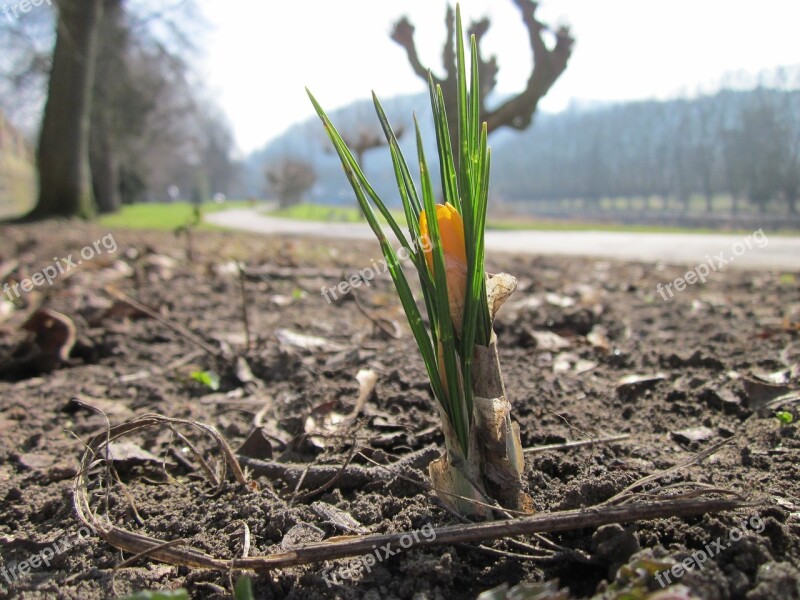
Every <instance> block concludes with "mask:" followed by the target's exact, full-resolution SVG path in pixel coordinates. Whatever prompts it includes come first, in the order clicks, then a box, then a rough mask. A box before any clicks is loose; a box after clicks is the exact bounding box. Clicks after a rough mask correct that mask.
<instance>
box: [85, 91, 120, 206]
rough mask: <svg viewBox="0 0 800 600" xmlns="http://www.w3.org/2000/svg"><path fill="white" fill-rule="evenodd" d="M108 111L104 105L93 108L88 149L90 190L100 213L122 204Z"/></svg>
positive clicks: (117, 165)
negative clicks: (90, 170) (90, 177)
mask: <svg viewBox="0 0 800 600" xmlns="http://www.w3.org/2000/svg"><path fill="white" fill-rule="evenodd" d="M108 112H109V111H108V110H107V108H106V107H105V106H100V107H97V108H96V109H95V111H94V115H93V118H92V131H91V142H90V150H89V160H90V165H91V169H92V190H93V191H94V197H95V199H96V200H97V208H98V211H99V212H100V214H107V213H114V212H117V211H118V210H119V208H120V206H121V205H122V199H121V197H120V191H119V164H118V161H117V157H116V153H115V151H114V140H113V138H112V133H111V124H110V122H109V120H110V115H109V114H108Z"/></svg>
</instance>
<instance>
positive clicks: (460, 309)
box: [419, 202, 467, 334]
mask: <svg viewBox="0 0 800 600" xmlns="http://www.w3.org/2000/svg"><path fill="white" fill-rule="evenodd" d="M436 221H437V223H438V224H439V238H440V239H441V242H442V250H443V253H444V269H445V276H446V278H447V296H448V299H449V301H450V318H451V319H452V320H453V326H454V327H455V330H456V332H457V333H459V334H460V333H461V320H462V318H463V315H464V297H465V294H466V289H467V250H466V246H465V245H464V221H463V220H462V219H461V215H460V214H459V213H458V211H457V210H456V209H455V207H454V206H453V205H452V204H450V203H449V202H448V203H447V204H437V205H436ZM419 231H420V235H421V236H422V239H423V240H427V243H426V244H425V261H426V262H427V263H428V269H429V270H430V272H431V273H433V272H434V266H433V244H432V243H431V240H430V237H429V235H428V218H427V216H426V215H425V211H422V212H421V213H420V215H419Z"/></svg>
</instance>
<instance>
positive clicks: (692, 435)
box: [670, 427, 714, 444]
mask: <svg viewBox="0 0 800 600" xmlns="http://www.w3.org/2000/svg"><path fill="white" fill-rule="evenodd" d="M670 435H672V437H673V439H674V440H676V441H678V442H680V443H682V444H691V443H697V444H699V443H702V442H706V441H708V440H710V439H711V438H712V437H714V431H713V430H712V429H709V428H708V427H689V428H687V429H681V430H680V431H671V432H670Z"/></svg>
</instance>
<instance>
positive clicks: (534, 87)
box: [391, 0, 575, 147]
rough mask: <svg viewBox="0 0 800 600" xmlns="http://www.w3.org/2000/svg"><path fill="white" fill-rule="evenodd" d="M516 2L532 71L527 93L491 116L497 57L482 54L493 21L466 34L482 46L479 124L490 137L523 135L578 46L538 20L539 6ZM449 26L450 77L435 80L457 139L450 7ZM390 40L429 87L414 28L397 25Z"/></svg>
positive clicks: (404, 22) (528, 0) (446, 57)
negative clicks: (504, 131)
mask: <svg viewBox="0 0 800 600" xmlns="http://www.w3.org/2000/svg"><path fill="white" fill-rule="evenodd" d="M513 2H514V4H516V5H517V8H519V10H520V13H521V16H522V22H523V23H524V24H525V27H526V29H527V30H528V37H529V40H530V47H531V52H532V54H533V70H532V72H531V74H530V77H529V78H528V83H527V85H526V87H525V89H524V90H523V91H522V92H520V93H518V94H516V95H515V96H513V97H511V98H509V99H507V100H506V101H505V102H503V103H502V104H500V105H499V106H497V107H496V108H494V109H492V110H489V109H488V108H487V107H486V97H487V96H488V95H489V94H490V93H491V91H492V90H493V89H494V87H495V85H496V84H497V72H498V70H499V67H498V66H497V60H496V58H495V57H494V56H492V57H490V58H489V59H488V60H487V59H485V58H484V57H483V53H482V52H481V49H480V48H481V41H482V40H483V36H484V35H485V34H486V32H487V31H488V30H489V25H490V22H489V19H488V18H483V19H481V20H480V21H476V22H474V23H472V24H471V25H470V27H469V29H468V30H467V35H468V36H470V35H474V36H475V40H476V42H477V47H478V71H479V76H480V81H481V89H480V109H481V117H480V118H481V121H486V123H487V126H488V131H489V133H492V132H493V131H495V130H496V129H499V128H500V127H511V128H513V129H518V130H523V129H526V128H527V127H528V126H529V125H530V124H531V121H532V120H533V115H534V113H535V112H536V107H537V106H538V104H539V100H541V99H542V98H543V97H544V96H545V94H547V92H548V91H549V90H550V88H551V87H552V86H553V84H554V83H555V82H556V80H557V79H558V78H559V77H560V76H561V74H562V73H563V72H564V70H565V69H566V68H567V62H568V61H569V58H570V55H571V54H572V45H573V43H574V42H575V40H574V39H573V37H572V35H571V33H570V30H569V28H568V27H566V26H562V27H559V28H558V29H557V30H555V31H554V30H552V29H551V28H550V27H548V26H547V25H545V24H544V23H542V22H541V21H539V20H538V19H537V18H536V9H537V8H538V3H537V2H534V1H533V0H513ZM445 24H446V26H447V39H446V41H445V44H444V51H443V57H442V58H443V63H444V65H443V66H444V70H445V73H446V77H445V78H444V79H442V78H439V77H437V76H435V75H433V74H431V76H432V77H433V82H434V84H438V85H441V86H442V93H443V94H444V100H445V108H446V110H447V118H448V121H449V123H448V125H449V127H450V132H451V133H450V135H451V137H453V136H454V135H455V134H456V132H457V131H458V122H457V119H458V106H457V102H458V91H457V88H456V52H455V15H454V12H453V9H452V7H450V6H448V7H447V15H446V17H445ZM547 32H549V33H552V34H554V36H555V44H553V45H552V48H548V46H547V44H546V43H545V41H544V34H545V33H547ZM391 37H392V39H393V40H394V41H395V42H397V43H398V44H400V45H401V46H402V47H403V48H405V50H406V54H407V55H408V62H409V63H410V64H411V67H412V68H413V69H414V73H416V74H417V75H418V76H419V77H421V78H422V79H423V80H424V81H425V82H426V83H427V81H428V73H429V70H428V68H427V67H425V66H424V65H423V64H422V62H421V61H420V58H419V55H418V54H417V48H416V44H415V43H414V26H413V25H412V24H411V23H410V22H409V20H408V19H407V18H406V17H402V18H401V19H400V20H399V21H398V22H397V23H395V25H394V29H393V31H392V36H391ZM454 147H455V146H454Z"/></svg>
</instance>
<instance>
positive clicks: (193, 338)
mask: <svg viewBox="0 0 800 600" xmlns="http://www.w3.org/2000/svg"><path fill="white" fill-rule="evenodd" d="M105 291H106V293H107V294H108V295H109V296H111V297H113V298H115V299H116V300H119V301H120V302H124V303H125V304H127V305H129V306H132V307H133V308H135V309H136V310H138V311H141V312H143V313H144V314H146V315H147V316H148V317H150V318H151V319H155V320H156V321H158V322H159V323H161V324H162V325H166V326H167V327H169V328H170V329H172V331H175V332H176V333H179V334H181V335H182V336H183V337H185V338H186V339H187V340H189V341H190V342H192V343H193V344H195V345H196V346H198V347H199V348H202V349H203V350H204V351H205V352H207V353H208V354H210V355H211V356H215V357H217V358H224V357H225V356H224V353H223V352H222V350H220V349H218V348H214V347H213V346H211V345H210V344H208V343H206V342H205V341H204V340H202V339H200V338H199V337H198V336H197V335H195V334H194V333H192V332H191V331H189V329H187V328H186V327H184V326H183V325H180V324H179V323H175V322H174V321H170V320H169V319H167V318H166V317H164V316H163V315H161V314H159V313H158V312H157V311H155V310H153V309H152V308H150V307H149V306H147V305H146V304H142V303H141V302H139V301H138V300H134V299H133V298H131V297H130V296H128V295H127V294H125V293H124V292H121V291H120V290H118V289H116V288H114V287H112V286H110V285H109V286H106V287H105Z"/></svg>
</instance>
